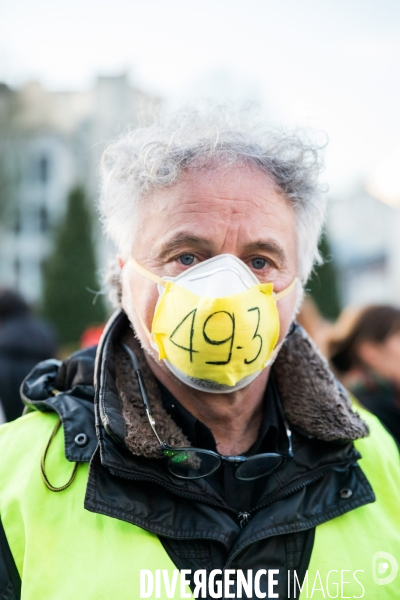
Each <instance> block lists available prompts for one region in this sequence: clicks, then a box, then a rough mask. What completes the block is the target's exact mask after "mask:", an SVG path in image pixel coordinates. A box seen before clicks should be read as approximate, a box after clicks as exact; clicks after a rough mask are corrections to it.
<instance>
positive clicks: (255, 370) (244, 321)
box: [131, 254, 297, 393]
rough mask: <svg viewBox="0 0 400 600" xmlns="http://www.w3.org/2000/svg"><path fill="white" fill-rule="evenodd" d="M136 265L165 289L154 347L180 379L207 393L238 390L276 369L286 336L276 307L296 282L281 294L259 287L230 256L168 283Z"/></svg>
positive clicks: (153, 334)
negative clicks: (281, 336) (277, 352)
mask: <svg viewBox="0 0 400 600" xmlns="http://www.w3.org/2000/svg"><path fill="white" fill-rule="evenodd" d="M131 261H132V264H133V267H134V268H135V269H136V270H137V271H138V272H139V273H141V274H142V275H144V276H145V277H147V278H148V279H150V280H151V281H154V282H155V283H157V284H158V291H159V300H158V302H157V305H156V308H155V312H154V318H153V323H152V326H151V333H149V337H150V343H151V345H152V347H153V348H154V349H156V350H157V351H158V355H159V360H163V361H164V362H165V364H166V365H167V367H168V368H169V369H170V370H171V371H172V373H173V374H174V375H175V376H176V377H177V378H178V379H179V380H180V381H182V382H183V383H186V384H187V385H189V386H191V387H193V388H195V389H198V390H202V391H207V392H215V393H226V392H233V391H235V390H239V389H241V388H243V387H245V386H246V385H248V384H249V383H251V382H252V381H253V380H254V379H255V378H256V377H257V376H258V375H259V374H260V373H261V371H262V370H263V369H265V367H267V366H268V365H269V364H271V362H272V361H273V359H274V357H275V347H276V344H277V341H278V339H279V330H280V326H279V314H278V309H277V307H276V302H277V301H278V300H279V299H280V298H283V297H284V296H286V295H287V294H289V293H290V292H291V291H292V290H293V289H294V287H295V285H296V281H297V278H296V279H294V280H293V282H292V283H291V284H290V286H289V287H287V288H286V289H285V290H283V291H282V292H280V293H279V294H275V293H274V292H273V284H272V283H260V282H259V281H258V279H257V278H256V277H255V275H254V274H253V272H252V271H251V270H250V269H249V268H248V267H247V265H245V263H243V262H242V261H241V260H240V259H239V258H236V257H235V256H233V255H231V254H220V255H218V256H215V257H214V258H210V259H209V260H206V261H204V262H202V263H199V264H197V265H195V266H194V267H191V268H190V269H187V270H186V271H184V272H183V273H181V274H180V275H178V276H177V277H163V278H161V277H158V276H157V275H155V274H153V273H150V272H149V271H147V270H146V269H144V268H143V267H141V266H140V265H139V264H138V263H136V261H134V260H133V259H131ZM142 325H143V324H142ZM145 329H146V328H145ZM146 331H147V330H146Z"/></svg>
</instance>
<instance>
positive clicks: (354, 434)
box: [95, 311, 369, 458]
mask: <svg viewBox="0 0 400 600" xmlns="http://www.w3.org/2000/svg"><path fill="white" fill-rule="evenodd" d="M121 341H124V342H125V343H126V344H128V345H129V346H130V347H131V348H132V350H134V352H135V354H136V356H137V358H138V360H139V364H140V367H141V370H142V374H143V376H144V379H145V383H146V387H147V391H148V395H149V401H150V404H151V408H152V413H153V416H154V418H155V420H156V423H157V429H158V430H159V432H160V433H159V435H160V437H161V438H162V439H164V440H165V441H166V442H167V443H168V444H169V445H171V446H188V445H190V444H189V441H188V440H187V439H186V438H185V436H184V435H183V433H182V431H181V430H180V429H179V428H178V427H177V425H176V424H175V422H174V421H173V419H172V418H171V416H170V415H169V414H168V413H167V412H166V410H165V409H164V407H163V404H162V401H161V394H160V390H159V387H158V384H157V381H156V379H155V377H154V375H153V374H152V372H151V370H150V369H149V367H148V365H147V362H146V360H145V357H144V353H143V350H142V349H141V347H140V344H139V342H138V340H137V339H136V338H135V336H134V333H133V331H132V329H131V327H130V324H129V321H128V319H127V317H126V315H125V313H123V312H122V311H118V312H117V313H116V314H115V315H114V316H113V317H112V319H111V320H110V322H109V324H108V327H107V328H106V330H105V332H104V334H103V338H102V340H101V342H100V345H99V348H98V351H97V356H96V369H95V386H96V405H97V407H98V417H99V419H100V421H101V424H102V425H103V427H104V429H105V431H106V432H107V433H108V434H109V435H110V436H111V437H112V438H113V439H114V440H116V441H118V442H119V443H120V444H122V445H124V446H125V447H127V448H128V449H129V451H130V452H131V453H132V454H134V455H137V456H144V457H147V458H158V457H160V453H159V445H158V442H157V440H156V438H155V436H154V434H153V432H152V430H151V428H150V425H149V423H148V421H147V417H146V413H145V410H144V407H143V401H142V398H141V394H140V390H139V387H138V383H137V380H136V377H135V374H134V372H133V369H132V366H131V364H130V361H129V358H128V357H127V355H126V353H125V352H124V351H123V350H122V349H121V347H120V342H121ZM273 370H274V374H275V377H276V381H277V385H278V390H279V393H280V396H281V401H282V406H283V410H284V412H285V415H286V418H287V420H288V422H289V423H290V424H291V426H292V427H293V426H294V428H295V429H297V430H299V431H300V432H301V433H302V434H304V435H305V436H307V437H310V438H316V439H318V440H321V441H324V442H332V441H335V442H342V443H346V442H349V441H352V440H355V439H358V438H360V437H364V436H366V435H368V433H369V432H368V427H367V425H366V424H365V423H364V421H363V420H362V419H361V418H360V417H359V415H358V414H357V413H355V412H354V411H353V410H352V407H351V402H350V400H349V398H348V396H347V393H346V391H345V390H344V389H343V387H342V386H341V385H340V384H339V383H338V382H337V380H336V379H335V378H334V376H333V374H332V373H331V371H330V369H329V367H328V364H327V361H326V359H325V358H323V357H322V355H321V354H320V352H319V350H318V349H317V348H316V346H315V344H314V343H313V342H312V340H311V339H310V338H309V336H308V335H307V334H306V333H305V331H304V330H303V329H302V328H301V327H300V326H299V325H297V324H296V325H294V326H293V327H292V329H291V332H290V333H289V335H288V336H287V338H286V340H285V343H284V344H283V346H282V348H281V350H280V352H279V354H278V357H277V359H276V361H275V364H274V366H273Z"/></svg>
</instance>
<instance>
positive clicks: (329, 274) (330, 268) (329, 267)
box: [306, 233, 341, 320]
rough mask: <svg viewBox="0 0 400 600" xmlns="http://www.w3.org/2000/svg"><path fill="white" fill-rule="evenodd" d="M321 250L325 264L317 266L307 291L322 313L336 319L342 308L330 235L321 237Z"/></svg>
mask: <svg viewBox="0 0 400 600" xmlns="http://www.w3.org/2000/svg"><path fill="white" fill-rule="evenodd" d="M319 251H320V252H321V256H322V258H323V261H324V262H323V264H322V265H320V266H318V267H316V268H315V269H314V271H313V273H312V274H311V277H310V279H309V280H308V282H307V285H306V291H307V292H308V293H309V294H310V295H311V296H312V298H313V299H314V301H315V303H316V305H317V307H318V309H319V311H320V313H321V315H322V316H323V317H325V318H326V319H330V320H335V319H336V318H337V317H338V315H339V313H340V310H341V303H340V296H339V290H338V281H337V272H336V267H335V263H334V261H333V258H332V254H331V250H330V245H329V240H328V236H327V235H326V233H324V235H323V236H322V238H321V241H320V244H319Z"/></svg>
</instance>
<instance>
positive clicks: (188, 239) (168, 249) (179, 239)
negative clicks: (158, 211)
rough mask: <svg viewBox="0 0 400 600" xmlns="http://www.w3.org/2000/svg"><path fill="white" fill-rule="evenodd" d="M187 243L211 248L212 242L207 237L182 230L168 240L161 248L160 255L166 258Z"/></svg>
mask: <svg viewBox="0 0 400 600" xmlns="http://www.w3.org/2000/svg"><path fill="white" fill-rule="evenodd" d="M185 244H187V245H190V246H192V247H193V246H197V247H198V248H200V247H201V248H205V249H208V250H209V249H211V247H212V243H211V242H210V241H209V240H208V239H206V238H202V237H199V236H198V235H193V234H192V233H186V232H181V233H178V234H177V235H175V236H174V237H173V238H171V239H170V240H167V241H166V242H165V243H164V244H163V245H162V246H161V248H160V252H159V257H160V258H161V259H165V258H167V257H168V256H170V255H171V254H173V253H174V252H176V251H177V250H180V249H181V248H182V246H184V245H185Z"/></svg>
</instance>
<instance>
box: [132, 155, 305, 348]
mask: <svg viewBox="0 0 400 600" xmlns="http://www.w3.org/2000/svg"><path fill="white" fill-rule="evenodd" d="M295 218H296V217H295V213H294V210H293V208H292V207H291V205H290V204H289V202H288V201H287V200H286V199H285V198H284V197H283V196H282V195H281V194H280V193H279V192H278V191H277V190H276V189H275V187H274V185H273V183H272V180H271V179H270V178H269V177H268V176H267V175H265V174H264V173H262V172H260V171H258V170H255V169H251V168H249V167H246V166H236V167H233V168H229V169H219V170H208V171H206V170H204V171H201V170H200V171H199V170H190V169H188V170H187V172H186V173H185V174H184V175H183V176H182V177H181V179H180V181H179V183H177V184H176V185H174V186H173V187H171V188H168V189H162V190H158V191H157V190H156V191H155V192H153V193H152V195H150V196H149V197H147V198H146V199H144V200H143V202H142V205H141V207H140V211H139V219H140V221H139V222H140V227H139V229H138V232H137V236H136V241H135V246H134V250H133V257H134V258H135V259H136V261H137V262H138V263H139V264H140V265H142V266H143V267H145V268H146V269H147V270H149V271H151V272H153V273H156V274H157V275H160V276H163V275H168V276H176V275H179V274H180V273H182V272H183V271H185V270H186V269H188V268H190V267H192V266H194V265H196V264H197V263H199V262H201V261H204V260H207V259H209V258H212V257H214V256H217V255H218V254H233V255H234V256H237V257H238V258H240V259H241V260H242V261H243V262H244V263H246V265H247V266H248V267H249V268H250V269H251V270H252V271H253V273H254V274H255V276H256V277H257V278H258V279H259V281H260V282H272V283H273V284H274V291H275V292H280V291H281V290H284V289H285V288H286V287H287V286H288V285H289V284H290V283H291V282H292V281H293V279H294V277H295V276H296V273H297V234H296V221H295ZM157 300H158V291H157V286H156V284H155V283H153V282H152V281H149V280H148V279H147V278H145V277H144V276H143V275H141V274H139V273H138V272H136V271H135V270H134V269H133V267H132V265H131V263H129V262H126V263H125V264H124V265H123V277H122V306H123V308H124V310H125V312H126V313H127V315H128V317H129V318H130V320H131V322H132V323H133V326H134V328H135V330H136V332H137V333H138V335H139V337H140V339H141V341H142V343H143V345H144V347H145V348H147V349H148V350H150V346H149V341H148V339H147V336H146V334H145V332H144V330H143V326H142V323H144V324H145V326H146V327H147V329H148V330H151V323H152V319H153V315H154V309H155V305H156V302H157ZM295 305H296V292H295V291H293V293H291V294H289V295H288V296H286V297H285V298H283V299H281V300H279V302H278V304H277V306H278V310H279V316H280V325H281V331H280V338H279V342H280V341H282V340H283V338H284V337H285V335H286V333H287V331H288V328H289V326H290V323H291V321H292V319H293V314H294V309H295ZM138 313H139V316H140V318H138V317H137V314H138ZM279 342H278V343H279ZM150 353H151V354H152V355H153V357H155V353H154V351H152V350H150Z"/></svg>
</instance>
